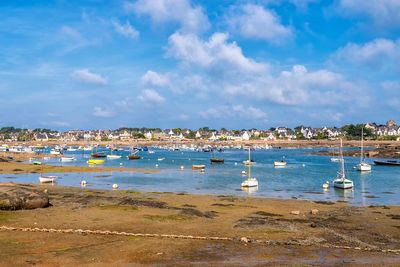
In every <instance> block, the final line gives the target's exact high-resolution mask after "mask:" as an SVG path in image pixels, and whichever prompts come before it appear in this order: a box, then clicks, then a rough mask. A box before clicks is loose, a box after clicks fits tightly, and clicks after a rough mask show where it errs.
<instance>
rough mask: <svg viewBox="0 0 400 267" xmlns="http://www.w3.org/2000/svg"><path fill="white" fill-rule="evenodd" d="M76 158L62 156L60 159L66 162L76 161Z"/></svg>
mask: <svg viewBox="0 0 400 267" xmlns="http://www.w3.org/2000/svg"><path fill="white" fill-rule="evenodd" d="M75 160H76V158H75V157H61V158H60V161H62V162H66V161H75Z"/></svg>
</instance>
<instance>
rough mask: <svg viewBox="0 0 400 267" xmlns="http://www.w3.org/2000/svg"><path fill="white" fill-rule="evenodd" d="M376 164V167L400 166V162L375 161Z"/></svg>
mask: <svg viewBox="0 0 400 267" xmlns="http://www.w3.org/2000/svg"><path fill="white" fill-rule="evenodd" d="M374 163H375V164H376V165H390V166H400V162H398V161H395V160H387V161H383V160H374Z"/></svg>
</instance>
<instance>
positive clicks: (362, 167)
mask: <svg viewBox="0 0 400 267" xmlns="http://www.w3.org/2000/svg"><path fill="white" fill-rule="evenodd" d="M363 137H364V130H363V128H361V153H360V163H358V164H357V166H356V169H357V171H370V170H371V165H369V164H368V162H365V157H364V142H363V140H364V138H363Z"/></svg>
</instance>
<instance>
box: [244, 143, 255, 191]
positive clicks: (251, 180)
mask: <svg viewBox="0 0 400 267" xmlns="http://www.w3.org/2000/svg"><path fill="white" fill-rule="evenodd" d="M247 162H248V163H250V164H247V165H248V166H249V178H247V179H246V180H244V181H243V182H242V187H256V186H258V181H257V179H256V178H250V166H251V165H252V164H251V159H250V148H249V160H247ZM242 174H243V172H242Z"/></svg>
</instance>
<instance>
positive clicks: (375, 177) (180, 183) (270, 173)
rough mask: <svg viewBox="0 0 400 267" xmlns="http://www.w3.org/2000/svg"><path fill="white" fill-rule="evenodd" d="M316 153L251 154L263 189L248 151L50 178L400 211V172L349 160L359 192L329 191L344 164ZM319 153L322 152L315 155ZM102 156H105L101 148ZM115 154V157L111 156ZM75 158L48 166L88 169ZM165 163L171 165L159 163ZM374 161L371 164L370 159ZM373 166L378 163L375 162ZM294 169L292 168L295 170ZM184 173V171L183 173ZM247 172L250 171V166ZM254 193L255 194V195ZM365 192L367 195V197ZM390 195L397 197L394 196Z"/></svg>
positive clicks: (147, 157)
mask: <svg viewBox="0 0 400 267" xmlns="http://www.w3.org/2000/svg"><path fill="white" fill-rule="evenodd" d="M310 150H311V149H270V150H256V151H252V152H251V157H252V159H253V160H254V161H255V162H256V163H257V164H256V165H255V166H252V167H251V174H252V177H257V180H258V182H259V187H258V188H248V190H242V188H241V183H242V181H243V176H242V171H243V170H244V166H243V165H241V164H238V163H241V162H243V161H244V160H247V159H248V151H247V150H232V149H226V150H225V151H224V152H223V153H219V152H218V153H215V154H216V155H215V157H218V158H223V159H224V160H225V162H224V163H223V164H211V163H210V158H211V156H212V155H211V153H201V152H194V151H166V150H160V149H154V151H155V153H154V154H149V153H148V152H143V151H142V152H139V153H140V156H141V157H142V158H141V159H140V160H134V161H132V160H128V159H127V158H126V156H127V155H128V154H129V149H128V148H127V149H126V151H118V152H115V154H117V153H118V154H119V155H122V158H121V159H116V160H107V159H106V160H105V162H104V163H103V164H99V165H98V166H94V167H93V169H96V167H115V168H120V164H121V163H122V164H123V166H124V168H130V169H155V165H156V164H158V168H157V169H158V170H161V172H135V171H127V172H120V171H117V172H116V171H114V172H85V173H65V174H64V175H60V174H49V175H57V176H62V178H63V179H59V180H58V184H60V185H70V186H76V187H80V186H81V181H82V180H85V181H86V182H87V185H86V187H88V188H100V189H112V185H113V184H118V187H119V189H122V190H125V189H127V190H140V191H160V192H164V191H169V192H183V191H184V192H188V193H203V194H216V195H218V194H239V195H248V194H250V195H251V196H252V197H253V196H254V197H271V198H298V199H308V200H330V201H337V200H342V201H350V202H351V203H353V204H356V205H370V204H380V205H382V204H385V205H400V198H398V197H397V196H398V195H399V194H400V168H396V167H391V166H375V165H373V166H372V171H371V172H358V171H355V170H353V167H354V166H355V165H356V164H357V163H359V159H358V158H347V157H346V158H345V162H346V165H345V169H346V177H348V178H349V179H351V180H353V182H354V190H353V191H348V190H346V191H344V190H341V189H334V188H333V187H332V186H329V189H328V190H326V191H325V190H323V188H322V185H323V184H324V183H326V181H329V182H331V184H332V181H333V179H334V178H335V177H336V173H337V171H338V168H339V167H340V166H339V164H337V163H335V162H331V161H330V157H324V156H316V155H307V154H305V153H306V152H309V151H310ZM314 150H317V149H314ZM98 151H99V152H102V151H105V150H102V149H101V148H99V149H98ZM108 153H109V151H108ZM66 154H68V155H71V156H74V157H75V158H76V161H75V162H60V161H59V160H58V159H55V158H51V159H49V160H46V164H50V165H63V166H74V165H80V166H88V165H87V164H86V161H87V160H88V159H89V158H90V155H89V154H88V153H87V152H86V153H85V154H82V152H80V151H77V152H66ZM283 155H285V156H286V157H285V161H286V162H287V164H288V166H286V168H285V167H284V168H277V167H274V165H273V162H274V161H275V160H280V159H282V156H283ZM159 158H165V160H162V161H158V159H159ZM367 160H368V159H367ZM370 163H372V160H370ZM192 165H205V166H206V168H205V172H204V173H202V172H199V171H193V170H192ZM289 166H290V167H289ZM181 167H183V168H181ZM246 167H247V166H246ZM11 177H12V178H13V179H12V181H13V182H29V183H39V180H38V177H39V174H34V173H27V174H26V173H24V174H22V173H21V174H17V173H16V174H12V175H10V174H3V175H0V182H7V181H10V178H11ZM249 190H250V191H249ZM363 192H364V193H363ZM385 192H392V193H393V194H392V193H390V194H388V193H385Z"/></svg>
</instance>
